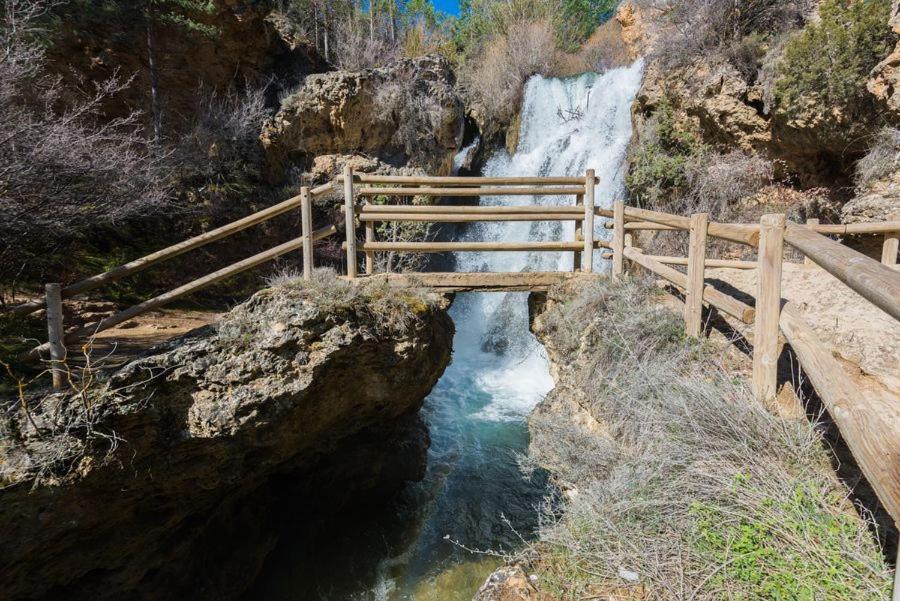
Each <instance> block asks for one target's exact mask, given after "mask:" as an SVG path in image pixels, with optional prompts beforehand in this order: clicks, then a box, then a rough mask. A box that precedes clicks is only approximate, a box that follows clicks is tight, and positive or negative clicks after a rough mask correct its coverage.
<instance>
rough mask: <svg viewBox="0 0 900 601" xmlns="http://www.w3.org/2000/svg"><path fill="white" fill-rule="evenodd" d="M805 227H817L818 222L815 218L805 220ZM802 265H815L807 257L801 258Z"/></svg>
mask: <svg viewBox="0 0 900 601" xmlns="http://www.w3.org/2000/svg"><path fill="white" fill-rule="evenodd" d="M806 225H808V226H814V225H819V220H818V219H816V218H810V219H807V220H806ZM803 264H804V265H815V263H814V262H813V260H812V259H810V258H809V257H807V256H804V257H803Z"/></svg>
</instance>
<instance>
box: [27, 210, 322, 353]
mask: <svg viewBox="0 0 900 601" xmlns="http://www.w3.org/2000/svg"><path fill="white" fill-rule="evenodd" d="M335 233H337V228H336V227H335V226H334V225H329V226H327V227H323V228H320V229H318V230H316V231H315V232H313V234H312V239H313V240H314V241H315V240H321V239H322V238H326V237H328V236H331V235H332V234H335ZM302 247H303V237H300V238H295V239H293V240H290V241H288V242H285V243H284V244H280V245H278V246H276V247H274V248H270V249H269V250H266V251H263V252H261V253H258V254H255V255H253V256H252V257H248V258H246V259H244V260H243V261H238V262H237V263H233V264H231V265H229V266H227V267H223V268H222V269H219V270H217V271H214V272H212V273H210V274H208V275H205V276H203V277H202V278H199V279H196V280H194V281H193V282H190V283H188V284H185V285H183V286H179V287H178V288H175V289H173V290H170V291H168V292H166V293H164V294H160V295H159V296H155V297H153V298H151V299H149V300H146V301H144V302H142V303H139V304H137V305H134V306H133V307H129V308H128V309H125V310H124V311H120V312H119V313H116V314H115V315H111V316H109V317H107V318H106V319H102V320H100V322H99V323H97V324H90V325H87V326H84V327H81V328H78V329H77V330H74V331H72V332H69V333H68V334H67V335H66V337H65V339H66V342H67V343H72V342H74V341H76V340H80V339H83V338H86V337H89V336H92V335H94V334H96V333H98V332H102V331H103V330H108V329H109V328H111V327H113V326H117V325H119V324H120V323H123V322H125V321H128V320H129V319H132V318H134V317H137V316H138V315H141V314H143V313H146V312H147V311H152V310H153V309H157V308H159V307H162V306H164V305H167V304H169V303H171V302H172V301H174V300H176V299H178V298H181V297H183V296H187V295H188V294H191V293H193V292H197V291H198V290H201V289H203V288H207V287H209V286H212V285H213V284H216V283H218V282H221V281H222V280H224V279H226V278H229V277H231V276H233V275H237V274H239V273H241V272H243V271H247V270H248V269H252V268H253V267H256V266H258V265H261V264H263V263H265V262H267V261H271V260H273V259H276V258H278V257H280V256H281V255H284V254H286V253H289V252H291V251H295V250H299V249H300V248H302ZM47 349H49V343H48V344H42V345H41V346H38V347H36V348H34V349H32V350H31V351H30V353H29V354H35V353H39V352H42V351H46V350H47Z"/></svg>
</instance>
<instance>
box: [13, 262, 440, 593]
mask: <svg viewBox="0 0 900 601" xmlns="http://www.w3.org/2000/svg"><path fill="white" fill-rule="evenodd" d="M330 282H331V283H328V284H312V285H307V286H302V285H297V284H292V283H287V284H284V285H281V286H278V287H276V288H272V289H268V290H264V291H262V292H260V293H258V294H257V295H255V296H254V297H253V298H252V299H251V300H250V301H248V302H247V303H245V304H244V305H241V306H239V307H238V308H236V309H235V310H233V311H232V312H231V313H229V314H228V315H226V316H225V317H224V318H223V320H222V322H221V323H220V324H219V325H218V326H217V329H216V330H212V329H206V330H204V331H201V332H199V333H197V334H195V335H193V336H189V337H187V338H186V339H183V340H180V341H177V342H176V343H173V344H171V345H170V346H169V347H168V348H167V349H163V350H162V351H161V352H159V353H158V354H155V355H153V356H149V357H146V358H144V359H140V360H137V361H135V362H133V363H131V364H129V365H127V366H126V367H124V368H123V369H122V370H121V371H119V372H118V373H116V374H115V375H114V376H113V377H112V378H111V380H110V381H109V382H108V383H107V384H106V385H105V386H104V387H103V390H102V393H101V394H98V396H97V398H90V396H89V398H88V399H87V401H86V402H88V403H91V407H92V410H91V413H90V415H91V416H92V417H91V419H90V421H91V422H92V425H91V431H92V432H93V433H94V434H93V435H92V436H89V435H87V434H85V433H84V428H83V427H81V428H80V429H79V428H78V427H72V428H70V429H69V430H68V431H66V430H65V428H64V427H63V426H64V423H68V424H77V423H82V422H78V420H76V419H74V418H73V416H76V415H79V412H80V411H83V409H82V407H83V405H82V400H81V399H78V398H71V397H69V398H65V397H62V396H53V397H49V398H48V399H46V400H45V402H44V404H43V405H42V409H41V410H40V411H37V410H35V411H36V413H35V414H34V415H33V418H34V420H35V422H36V425H37V427H38V428H39V430H40V432H41V434H40V435H37V434H34V433H33V428H30V427H29V425H28V424H27V423H26V422H25V420H24V418H21V420H20V421H19V422H17V423H4V424H3V428H5V430H6V431H5V432H4V434H5V436H4V437H3V438H2V440H3V443H2V444H3V446H2V447H0V453H2V460H0V472H2V473H0V476H2V478H0V480H2V481H3V483H4V485H5V486H4V488H3V489H2V490H0V573H2V574H3V582H4V598H6V599H29V598H48V599H53V598H65V599H88V598H90V599H104V598H110V599H115V598H125V597H127V596H128V595H129V594H130V593H131V592H133V591H135V590H140V591H141V596H142V597H143V598H148V599H154V598H160V599H163V598H188V597H189V598H217V599H218V598H229V597H233V596H236V595H238V594H240V592H241V590H242V589H243V588H244V587H246V586H247V584H248V583H249V581H250V580H251V579H252V578H253V577H254V575H255V574H256V572H257V570H258V568H259V566H260V565H261V562H262V560H263V559H264V557H265V554H266V552H267V551H268V550H269V549H271V548H272V546H274V543H275V541H276V540H277V536H276V532H277V523H278V515H277V512H276V511H275V510H273V507H275V506H276V501H275V499H278V498H280V499H281V505H282V506H287V507H288V508H289V510H290V511H292V512H308V515H309V519H310V520H315V519H318V518H320V517H321V516H322V515H325V514H328V513H333V512H336V511H339V510H341V509H342V508H345V507H347V506H348V505H349V504H350V503H351V502H352V501H354V500H363V501H364V500H365V499H366V498H367V497H366V495H373V494H384V493H385V492H387V491H392V490H397V489H398V488H399V487H401V486H402V485H403V483H404V482H405V481H408V480H414V479H420V478H421V477H422V476H423V475H424V467H425V464H424V460H425V451H426V449H427V446H428V439H427V432H426V430H425V428H424V426H423V425H422V423H421V422H420V420H419V417H418V410H419V408H420V406H421V404H422V401H423V399H424V397H425V396H426V395H427V394H428V392H429V391H430V389H431V387H432V386H433V384H434V383H435V382H436V381H437V379H438V377H439V376H440V375H441V373H442V372H443V370H444V368H445V367H446V365H447V364H448V363H449V361H450V350H451V341H452V333H453V324H452V322H451V320H450V319H449V317H448V316H447V315H446V313H445V311H444V308H445V305H446V303H445V301H444V300H443V298H441V297H436V296H433V295H424V294H420V293H417V292H415V291H408V292H402V293H394V292H390V291H388V290H386V289H378V290H375V289H362V290H360V289H357V288H354V287H353V286H351V285H350V284H339V283H335V281H334V280H333V279H331V280H330ZM82 415H83V414H82Z"/></svg>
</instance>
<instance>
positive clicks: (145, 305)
mask: <svg viewBox="0 0 900 601" xmlns="http://www.w3.org/2000/svg"><path fill="white" fill-rule="evenodd" d="M597 183H598V180H597V178H596V177H595V174H594V172H593V171H592V170H589V171H587V172H586V173H585V175H584V176H583V177H516V178H481V177H426V176H421V177H420V176H378V175H367V174H354V173H352V172H351V171H350V169H349V168H347V169H345V170H344V173H343V175H342V176H341V177H339V178H338V179H337V180H336V181H335V182H332V183H330V184H326V185H324V186H319V187H317V188H312V189H309V188H302V189H301V191H300V194H299V195H298V196H295V197H293V198H290V199H288V200H286V201H284V202H282V203H279V204H277V205H274V206H272V207H269V208H267V209H264V210H262V211H259V212H257V213H254V214H252V215H249V216H247V217H244V218H243V219H240V220H238V221H235V222H233V223H230V224H228V225H225V226H222V227H220V228H216V229H214V230H212V231H210V232H206V233H204V234H202V235H199V236H196V237H194V238H191V239H189V240H185V241H184V242H181V243H178V244H175V245H173V246H170V247H168V248H165V249H162V250H160V251H157V252H155V253H152V254H150V255H147V256H145V257H141V258H139V259H136V260H134V261H130V262H128V263H125V264H124V265H121V266H119V267H116V268H114V269H111V270H109V271H107V272H104V273H102V274H98V275H95V276H92V277H90V278H87V279H84V280H82V281H79V282H76V283H73V284H70V285H68V286H60V285H58V284H48V285H47V290H46V297H45V298H44V299H41V300H35V301H32V302H28V303H24V304H22V305H19V306H17V307H15V308H13V309H12V310H11V313H12V314H13V315H15V316H21V315H25V314H28V313H31V312H33V311H36V310H38V309H41V308H44V307H46V309H47V323H48V342H47V343H46V344H44V345H42V346H40V347H38V348H37V349H35V352H38V353H42V352H49V355H50V361H51V368H52V370H53V372H54V382H55V384H56V385H58V386H61V385H62V377H61V370H59V369H58V368H59V366H60V365H61V364H62V363H63V362H64V361H65V346H66V345H71V344H74V343H75V342H77V341H78V340H79V339H82V338H84V337H88V336H91V335H93V334H95V333H97V332H99V331H102V330H104V329H107V328H110V327H113V326H115V325H117V324H120V323H122V322H124V321H126V320H128V319H132V318H133V317H136V316H138V315H140V314H141V313H144V312H146V311H149V310H151V309H155V308H158V307H161V306H163V305H165V304H166V303H169V302H172V301H173V300H175V299H178V298H181V297H183V296H185V295H187V294H191V293H193V292H196V291H197V290H200V289H203V288H205V287H206V286H209V285H212V284H214V283H216V282H219V281H221V280H223V279H225V278H227V277H230V276H232V275H236V274H238V273H241V272H243V271H245V270H247V269H252V268H253V267H256V266H258V265H261V264H263V263H265V262H267V261H270V260H272V259H275V258H277V257H279V256H282V255H284V254H286V253H289V252H293V251H296V250H301V251H302V256H303V269H304V277H306V278H309V277H311V272H312V269H313V266H314V256H313V247H314V243H315V241H317V240H320V239H322V238H325V237H327V236H331V235H333V234H335V233H337V228H336V227H335V226H334V225H328V226H326V227H323V228H319V229H317V230H313V227H312V226H313V224H312V209H311V206H312V201H313V200H314V199H316V198H318V197H320V196H322V195H325V194H327V193H330V192H339V191H341V190H342V192H343V207H342V208H343V212H344V230H345V233H346V236H345V240H344V241H343V243H342V246H343V249H344V250H345V252H346V265H347V277H348V278H351V279H353V278H357V277H358V276H359V273H358V271H359V270H358V264H357V261H358V258H359V256H360V255H362V256H363V257H364V259H365V273H364V276H365V277H366V278H382V279H384V280H385V281H386V282H388V283H389V284H391V285H398V286H407V285H413V284H414V285H422V286H429V287H433V288H435V289H438V290H443V291H458V290H475V289H478V290H535V289H546V288H547V287H549V286H551V285H553V284H555V283H558V282H560V281H564V280H565V279H568V278H571V277H574V275H575V274H573V273H547V272H541V273H532V274H510V273H507V274H503V273H493V274H485V273H422V274H391V273H388V274H376V273H375V255H376V253H379V252H404V253H408V252H417V253H442V252H465V251H478V252H485V251H497V252H510V251H523V252H571V253H573V256H574V266H575V270H576V271H581V272H584V273H592V272H593V271H594V267H595V266H594V255H595V253H594V251H595V250H596V249H606V252H603V253H602V255H600V256H602V258H604V259H609V260H611V266H610V270H611V277H612V278H621V277H623V275H624V274H625V272H626V268H629V266H639V267H640V268H642V269H645V270H647V271H649V272H651V273H654V274H656V275H657V276H660V277H662V278H663V279H665V280H667V281H669V282H671V283H672V284H673V285H674V286H676V287H677V288H680V289H681V290H683V292H684V296H685V304H684V319H685V329H686V333H687V334H689V335H691V336H698V335H700V334H701V332H702V312H703V309H704V305H707V306H710V307H714V308H716V309H718V310H720V311H722V312H723V313H725V314H726V315H729V316H731V317H734V318H736V319H737V320H739V321H740V322H742V323H744V324H747V325H748V326H749V325H752V327H753V329H752V333H750V332H748V338H749V339H750V340H751V342H752V344H753V378H752V389H753V392H754V394H755V396H756V397H757V398H758V399H760V400H762V401H768V400H770V399H771V398H772V397H773V396H774V395H775V392H776V391H775V387H776V382H777V380H776V378H777V359H778V352H779V345H778V342H779V334H782V335H783V336H784V337H785V339H786V340H787V342H788V343H789V344H790V345H791V347H792V349H793V350H794V352H795V354H796V355H797V357H798V358H799V360H800V363H801V365H802V367H803V369H804V371H805V372H806V373H807V375H808V376H809V379H810V380H811V382H812V383H813V385H814V386H815V388H816V390H817V392H818V393H819V396H820V397H821V398H822V400H823V402H824V404H825V406H826V407H827V409H828V410H829V412H830V414H831V415H832V417H833V418H834V421H835V423H836V424H837V426H838V427H839V428H840V431H841V433H842V434H843V436H844V438H845V440H846V442H847V444H848V446H849V447H850V449H851V451H852V452H853V454H854V456H855V457H856V459H857V461H858V463H859V465H860V466H861V468H862V470H863V472H864V473H865V475H866V476H867V478H868V479H869V481H870V483H871V484H872V486H873V488H874V489H875V491H876V492H877V493H878V495H879V498H880V499H881V502H882V503H883V505H884V507H885V508H886V509H887V511H888V512H889V513H890V514H891V515H892V516H893V517H894V519H895V520H898V521H900V403H898V402H897V399H893V400H885V399H883V398H868V397H866V396H863V395H859V394H857V393H856V392H855V390H854V387H853V385H852V383H851V380H850V378H849V377H848V376H847V374H846V373H845V372H844V368H843V367H842V366H841V365H840V363H839V362H838V361H837V360H836V359H835V358H834V356H833V355H832V352H831V350H830V349H829V348H828V347H827V346H826V345H825V344H823V343H822V342H821V341H820V340H818V339H817V337H816V335H815V334H814V332H813V330H812V329H811V328H810V326H809V325H808V324H806V323H805V322H804V320H803V319H802V317H801V316H800V314H799V312H798V311H797V310H796V308H795V307H793V306H792V305H791V304H790V303H787V304H785V302H784V300H783V299H782V295H781V277H782V264H783V261H784V259H783V254H784V253H783V250H784V247H785V245H787V246H789V247H792V248H794V249H796V250H797V251H799V252H800V253H802V254H803V255H804V257H805V261H806V262H807V263H813V264H816V265H818V266H819V267H821V268H822V269H824V270H825V271H827V272H828V273H830V274H831V275H833V276H834V277H835V278H837V279H838V280H840V281H841V282H843V283H844V284H846V285H847V286H848V287H850V288H851V289H853V290H854V291H856V292H857V293H858V294H859V295H860V296H861V297H862V298H864V299H866V300H867V301H868V302H870V303H872V304H873V305H875V306H876V307H878V308H880V309H881V310H882V311H884V312H885V313H887V314H889V315H891V316H893V317H894V318H895V319H900V272H898V271H897V267H896V264H897V253H898V240H900V215H894V216H892V217H891V219H890V220H889V221H885V222H878V223H863V224H848V225H829V224H819V223H817V222H813V221H810V222H808V223H807V224H803V225H801V224H796V223H792V222H789V221H787V220H786V219H785V216H784V215H777V214H772V215H765V216H763V217H762V219H761V220H760V222H759V223H758V224H737V223H717V222H713V221H710V220H709V217H708V215H705V214H696V215H691V216H683V215H673V214H669V213H663V212H659V211H651V210H647V209H641V208H637V207H629V206H626V205H625V204H624V203H623V202H616V203H614V205H613V207H612V208H611V209H607V208H603V207H596V206H595V196H594V191H595V186H596V184H597ZM498 195H505V196H523V197H533V196H542V197H543V196H556V197H563V198H568V199H570V200H569V202H560V203H558V204H554V205H534V204H523V205H521V206H509V205H505V206H461V205H409V204H380V203H372V200H373V199H375V198H376V197H386V198H388V199H390V198H412V197H420V196H426V197H443V196H450V197H456V198H477V197H480V196H498ZM295 209H300V213H301V230H302V231H301V236H300V237H298V238H296V239H294V240H290V241H288V242H286V243H284V244H281V245H279V246H276V247H274V248H272V249H270V250H267V251H264V252H261V253H258V254H256V255H254V256H252V257H250V258H248V259H245V260H243V261H239V262H238V263H235V264H233V265H230V266H228V267H225V268H223V269H220V270H217V271H215V272H213V273H211V274H208V275H206V276H204V277H202V278H199V279H197V280H195V281H193V282H190V283H188V284H185V285H183V286H180V287H178V288H176V289H174V290H171V291H168V292H166V293H164V294H161V295H159V296H157V297H154V298H152V299H149V300H147V301H144V302H142V303H140V304H138V305H135V306H134V307H131V308H129V309H126V310H124V311H122V312H120V313H118V314H116V315H113V316H111V317H109V318H107V319H104V320H102V321H100V322H99V323H97V324H92V325H90V326H86V327H83V328H80V329H78V330H75V331H72V332H68V333H64V324H63V318H62V309H61V307H62V300H63V299H67V298H72V297H74V296H77V295H81V294H84V293H86V292H89V291H92V290H95V289H97V288H99V287H100V286H103V285H106V284H109V283H111V282H114V281H117V280H119V279H121V278H124V277H127V276H129V275H132V274H135V273H137V272H139V271H142V270H144V269H147V268H149V267H152V266H154V265H157V264H159V263H161V262H163V261H165V260H168V259H171V258H173V257H176V256H179V255H181V254H184V253H186V252H189V251H191V250H195V249H197V248H200V247H202V246H205V245H207V244H210V243H212V242H215V241H217V240H221V239H223V238H225V237H227V236H230V235H232V234H234V233H236V232H239V231H242V230H245V229H247V228H249V227H252V226H254V225H258V224H260V223H263V222H265V221H268V220H269V219H272V218H274V217H277V216H279V215H283V214H285V213H287V212H289V211H292V210H295ZM597 217H599V218H606V219H608V221H604V222H603V223H602V224H601V227H599V228H595V227H594V220H595V218H597ZM482 221H484V222H490V221H509V222H515V221H562V222H568V221H571V222H573V223H574V225H575V228H576V229H575V232H576V235H575V240H571V241H570V240H557V241H540V242H469V241H465V242H432V241H422V242H394V241H378V240H376V229H375V224H377V223H381V222H431V223H469V222H482ZM358 227H361V228H363V229H364V238H363V241H362V242H358V241H357V229H358ZM604 229H609V230H612V232H611V233H612V235H611V236H610V237H609V239H608V240H607V239H606V238H605V237H598V236H596V234H595V230H600V231H602V230H604ZM643 230H647V231H673V232H674V231H683V232H686V233H688V235H689V252H688V256H687V257H665V256H653V255H647V254H644V253H643V252H642V251H641V250H640V249H639V248H636V247H635V246H634V245H633V243H632V235H633V234H634V233H635V232H638V231H643ZM861 234H868V235H883V236H884V243H883V250H882V256H881V261H880V262H879V261H877V260H874V259H872V258H869V257H866V256H864V255H862V254H861V253H859V252H856V251H854V250H852V249H850V248H848V247H846V246H843V245H842V244H840V243H839V242H837V241H834V240H831V239H829V238H828V237H826V236H828V235H836V236H850V235H861ZM709 238H719V239H722V240H726V241H730V242H733V243H737V244H741V245H745V246H750V247H753V248H755V249H756V251H757V259H756V260H755V261H737V260H728V259H716V258H709V257H707V256H706V255H707V241H708V239H709ZM675 266H684V267H686V272H682V271H679V270H678V269H677V268H676V267H675ZM712 267H731V268H738V269H756V270H757V272H758V278H757V279H758V288H757V292H756V294H755V299H756V302H755V305H754V306H750V305H748V304H746V303H744V302H742V301H740V300H738V299H736V298H734V297H732V296H729V295H728V294H725V293H724V292H722V291H720V290H718V289H716V288H715V287H713V286H711V285H709V284H707V283H706V277H705V276H706V269H707V268H712Z"/></svg>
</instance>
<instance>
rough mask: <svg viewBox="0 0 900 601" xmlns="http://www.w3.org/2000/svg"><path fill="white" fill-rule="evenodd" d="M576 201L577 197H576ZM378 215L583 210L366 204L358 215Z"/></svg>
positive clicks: (570, 210)
mask: <svg viewBox="0 0 900 601" xmlns="http://www.w3.org/2000/svg"><path fill="white" fill-rule="evenodd" d="M576 199H577V197H576ZM378 213H431V214H455V213H464V214H468V215H508V214H514V215H517V214H521V213H566V214H571V215H577V216H581V215H582V214H583V213H584V209H583V208H582V207H580V206H578V205H576V206H572V205H534V204H530V205H520V206H508V205H504V206H480V205H396V204H394V205H373V204H368V205H365V206H364V207H362V208H361V209H360V210H359V214H360V215H374V214H378Z"/></svg>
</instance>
